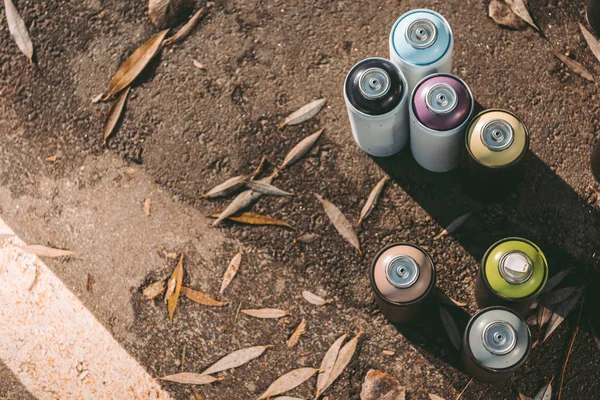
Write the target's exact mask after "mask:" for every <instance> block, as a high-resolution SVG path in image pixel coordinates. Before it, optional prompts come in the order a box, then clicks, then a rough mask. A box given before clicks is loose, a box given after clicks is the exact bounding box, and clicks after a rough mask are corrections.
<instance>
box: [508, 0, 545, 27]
mask: <svg viewBox="0 0 600 400" xmlns="http://www.w3.org/2000/svg"><path fill="white" fill-rule="evenodd" d="M506 3H507V4H508V5H509V6H510V8H511V9H512V10H513V12H514V13H515V14H517V15H518V16H519V17H520V18H521V19H522V20H523V21H525V22H527V23H528V24H529V25H531V27H532V28H534V29H535V30H536V31H539V30H540V28H538V27H537V25H536V24H535V23H534V22H533V19H531V15H530V14H529V11H527V6H526V5H525V3H524V1H523V0H506Z"/></svg>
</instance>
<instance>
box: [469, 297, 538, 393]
mask: <svg viewBox="0 0 600 400" xmlns="http://www.w3.org/2000/svg"><path fill="white" fill-rule="evenodd" d="M530 350H531V333H530V332H529V327H528V326H527V323H526V322H525V320H523V318H522V317H521V316H519V315H518V314H517V313H515V312H514V311H513V310H510V309H508V308H506V307H501V306H498V307H489V308H485V309H483V310H481V311H479V312H478V313H477V314H475V315H474V316H473V318H471V320H470V321H469V323H468V324H467V329H466V330H465V333H464V336H463V347H462V351H461V358H462V363H463V366H464V369H465V372H466V373H467V374H469V375H470V376H472V377H473V378H475V379H477V380H479V381H482V382H500V381H503V380H505V379H507V378H508V377H510V376H511V375H512V374H513V373H514V372H515V371H516V370H518V369H519V368H520V367H521V366H522V365H523V364H524V363H525V361H526V360H527V356H528V355H529V352H530Z"/></svg>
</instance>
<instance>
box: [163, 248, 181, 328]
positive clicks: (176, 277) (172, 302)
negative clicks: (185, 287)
mask: <svg viewBox="0 0 600 400" xmlns="http://www.w3.org/2000/svg"><path fill="white" fill-rule="evenodd" d="M172 281H174V282H175V290H173V293H171V294H170V296H169V297H168V298H167V308H168V309H169V319H170V320H171V321H173V314H175V308H177V302H178V301H179V294H180V293H181V284H182V283H183V255H181V257H179V262H178V263H177V266H176V267H175V269H174V270H173V275H171V280H170V282H172ZM170 282H169V283H170Z"/></svg>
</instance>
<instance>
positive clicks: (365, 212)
mask: <svg viewBox="0 0 600 400" xmlns="http://www.w3.org/2000/svg"><path fill="white" fill-rule="evenodd" d="M389 179H390V178H389V176H386V177H384V178H383V179H381V180H380V181H379V182H378V183H377V185H375V187H374V188H373V190H372V191H371V193H370V194H369V198H368V199H367V202H366V203H365V205H364V206H363V208H362V210H361V211H360V218H359V219H358V222H357V223H356V226H360V224H361V223H362V222H363V220H364V219H365V218H367V217H368V216H369V215H371V212H373V210H374V209H375V206H376V205H377V202H378V201H379V197H381V193H382V192H383V188H384V187H385V183H386V182H387V181H388V180H389Z"/></svg>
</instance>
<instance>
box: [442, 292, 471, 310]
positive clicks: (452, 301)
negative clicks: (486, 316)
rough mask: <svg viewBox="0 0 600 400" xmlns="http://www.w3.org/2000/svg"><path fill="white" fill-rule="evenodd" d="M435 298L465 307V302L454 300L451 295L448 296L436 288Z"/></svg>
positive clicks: (444, 302)
mask: <svg viewBox="0 0 600 400" xmlns="http://www.w3.org/2000/svg"><path fill="white" fill-rule="evenodd" d="M436 294H437V298H438V300H439V301H440V303H442V304H447V305H449V306H456V307H466V305H467V303H465V302H462V301H458V300H454V299H453V298H452V297H450V296H448V295H447V294H446V293H444V292H442V291H441V290H440V289H436Z"/></svg>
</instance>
